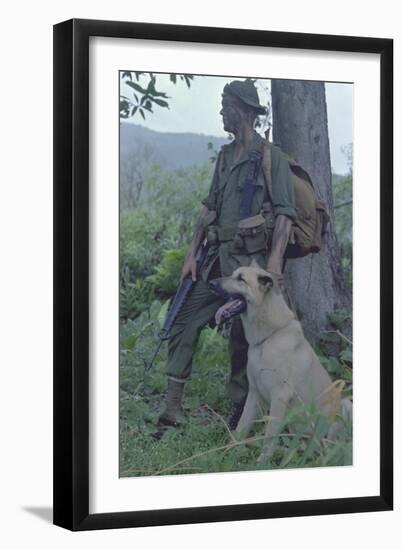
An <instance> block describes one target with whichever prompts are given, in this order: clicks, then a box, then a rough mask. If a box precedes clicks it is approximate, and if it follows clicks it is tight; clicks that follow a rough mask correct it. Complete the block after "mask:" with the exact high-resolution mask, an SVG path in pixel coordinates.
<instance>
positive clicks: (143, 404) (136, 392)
mask: <svg viewBox="0 0 403 550" xmlns="http://www.w3.org/2000/svg"><path fill="white" fill-rule="evenodd" d="M161 307H162V306H161V304H160V303H159V302H157V301H156V302H154V303H153V304H152V305H151V307H150V309H149V311H145V312H143V313H142V314H141V315H140V316H139V317H137V318H136V319H135V320H129V321H127V322H124V323H122V326H121V361H120V475H121V477H128V476H149V475H154V476H156V475H171V474H185V473H207V472H234V471H250V470H259V469H278V468H307V467H324V466H344V465H348V464H352V425H351V422H343V426H342V429H341V430H340V431H339V433H338V437H337V439H336V441H328V440H326V438H325V437H324V435H325V433H326V431H327V427H328V420H327V419H326V418H325V417H323V416H322V415H320V413H319V412H318V411H317V410H315V408H314V407H308V408H305V411H304V414H301V410H294V411H290V413H289V415H288V416H287V418H286V419H285V421H284V422H283V424H282V426H280V429H279V433H278V434H277V436H276V451H275V453H274V455H273V456H272V458H271V459H270V460H265V461H262V462H258V457H259V455H260V453H261V448H262V444H263V442H264V422H257V423H256V428H255V430H254V432H253V433H252V434H251V435H250V437H248V438H247V439H246V440H243V441H238V440H236V439H235V438H234V436H233V435H232V434H231V433H230V432H229V430H228V428H227V426H226V424H225V420H224V419H225V417H226V415H227V414H228V409H229V403H228V400H227V397H226V394H225V382H226V376H227V368H228V367H227V365H228V358H227V351H226V349H227V341H226V340H224V339H223V338H222V337H221V336H220V335H219V334H217V333H216V332H215V331H213V330H211V329H205V330H204V331H203V333H202V336H201V339H200V343H199V348H198V351H197V353H196V355H195V358H194V363H193V373H192V380H191V381H190V382H189V383H188V384H187V385H186V388H185V397H184V409H185V417H186V422H185V423H184V425H183V426H181V427H180V428H171V429H167V430H165V431H163V432H161V431H159V429H158V427H157V420H158V416H159V414H160V412H161V410H162V406H163V400H164V394H165V387H166V376H165V371H164V368H165V361H166V349H165V346H163V347H162V349H161V352H160V354H159V355H158V357H157V359H156V362H155V365H154V367H153V369H151V370H150V371H149V372H148V373H147V374H146V375H145V376H144V372H145V367H146V365H147V364H148V361H149V359H150V357H151V356H152V353H153V351H154V348H155V346H156V345H157V343H158V331H159V322H158V316H159V313H160V311H161ZM160 317H161V315H160ZM344 356H346V353H345V352H344ZM321 360H322V362H323V364H324V366H325V368H327V369H328V370H329V372H330V373H331V376H332V378H333V379H335V378H337V379H343V380H344V381H345V389H344V395H346V396H351V388H352V382H351V368H350V366H349V365H348V363H346V362H345V361H343V360H342V359H341V360H340V359H336V358H334V357H332V358H329V357H325V356H321ZM156 435H157V436H156Z"/></svg>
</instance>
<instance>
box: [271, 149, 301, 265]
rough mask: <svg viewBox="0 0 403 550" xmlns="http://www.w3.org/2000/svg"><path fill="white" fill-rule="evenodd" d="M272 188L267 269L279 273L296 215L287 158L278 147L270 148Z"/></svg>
mask: <svg viewBox="0 0 403 550" xmlns="http://www.w3.org/2000/svg"><path fill="white" fill-rule="evenodd" d="M272 190H273V197H272V198H273V206H274V212H275V216H276V223H275V226H274V232H273V239H272V246H271V251H270V254H269V258H268V262H267V270H268V271H271V272H272V273H277V274H281V273H282V270H283V259H284V253H285V250H286V248H287V244H288V240H289V238H290V232H291V226H292V223H293V220H295V217H296V210H295V198H294V185H293V181H292V177H291V171H290V167H289V163H288V160H287V159H286V158H285V156H284V155H283V153H282V152H281V150H280V149H279V148H278V147H275V146H274V147H273V148H272Z"/></svg>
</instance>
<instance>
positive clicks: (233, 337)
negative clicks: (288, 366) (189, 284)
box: [167, 268, 248, 403]
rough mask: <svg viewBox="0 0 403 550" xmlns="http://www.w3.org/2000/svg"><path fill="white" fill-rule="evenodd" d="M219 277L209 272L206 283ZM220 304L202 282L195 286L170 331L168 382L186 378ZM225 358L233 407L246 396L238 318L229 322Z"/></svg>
mask: <svg viewBox="0 0 403 550" xmlns="http://www.w3.org/2000/svg"><path fill="white" fill-rule="evenodd" d="M219 276H220V273H219V272H218V270H217V269H215V268H213V269H212V273H211V275H210V277H209V279H210V280H211V279H214V278H215V277H219ZM224 303H225V300H224V299H223V298H222V297H221V296H218V295H216V294H215V293H214V292H213V291H212V290H210V288H209V286H208V283H206V282H204V281H202V280H198V281H197V282H196V284H195V285H194V287H193V289H192V291H191V294H190V297H189V299H188V300H187V301H186V302H185V304H184V305H183V307H182V309H181V311H180V313H179V315H178V317H177V318H176V320H175V324H174V326H173V327H172V329H171V336H170V339H169V342H168V363H167V375H168V377H169V378H172V379H174V380H177V381H183V382H185V381H186V380H187V379H188V378H189V377H190V373H191V370H192V359H193V355H194V352H195V350H196V346H197V342H198V340H199V336H200V332H201V330H202V328H203V327H205V326H206V325H207V323H208V322H209V321H210V320H211V319H212V318H213V317H214V314H215V312H216V311H217V309H218V308H219V307H220V306H222V305H223V304H224ZM229 358H230V364H231V368H230V373H229V377H228V383H227V391H228V396H229V398H230V400H231V401H232V402H233V403H241V402H242V401H243V400H244V399H245V398H246V396H247V394H248V379H247V375H246V364H247V362H248V343H247V341H246V339H245V334H244V331H243V326H242V321H241V319H240V317H235V318H234V319H233V323H232V327H231V332H230V339H229Z"/></svg>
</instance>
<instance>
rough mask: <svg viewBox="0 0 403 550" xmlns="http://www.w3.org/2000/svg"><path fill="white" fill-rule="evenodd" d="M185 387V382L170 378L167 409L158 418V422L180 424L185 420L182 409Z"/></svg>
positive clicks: (167, 424) (166, 401)
mask: <svg viewBox="0 0 403 550" xmlns="http://www.w3.org/2000/svg"><path fill="white" fill-rule="evenodd" d="M184 388H185V383H184V382H177V381H176V380H172V379H171V378H168V388H167V395H166V398H165V410H164V412H163V413H162V414H161V416H160V417H159V419H158V424H161V425H163V426H174V427H177V426H180V425H181V424H183V422H184V418H183V411H182V406H181V405H182V396H183V390H184Z"/></svg>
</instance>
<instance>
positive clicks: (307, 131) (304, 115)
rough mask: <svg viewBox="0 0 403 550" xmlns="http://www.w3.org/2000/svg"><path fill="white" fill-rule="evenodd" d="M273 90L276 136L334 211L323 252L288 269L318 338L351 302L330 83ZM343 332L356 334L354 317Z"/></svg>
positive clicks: (277, 83) (308, 330)
mask: <svg viewBox="0 0 403 550" xmlns="http://www.w3.org/2000/svg"><path fill="white" fill-rule="evenodd" d="M271 90H272V110H273V140H274V142H275V143H278V144H279V145H280V147H281V148H282V150H283V151H284V152H285V153H287V154H289V155H290V156H291V157H293V158H294V159H295V160H296V161H297V162H298V163H299V164H300V165H301V166H302V167H303V168H305V169H306V170H307V172H308V173H309V174H310V176H311V178H312V181H313V184H314V186H315V189H316V191H317V192H318V195H319V196H320V197H321V198H322V199H323V200H324V201H325V202H326V205H327V210H328V213H329V216H330V222H329V225H328V231H327V235H326V236H325V240H324V242H323V246H322V249H321V251H320V252H319V253H318V254H310V255H309V256H306V257H305V258H298V259H295V260H288V261H287V265H286V270H285V278H286V284H287V288H288V289H289V292H290V294H291V299H292V301H293V303H294V306H295V309H296V311H297V314H298V317H299V320H300V321H301V322H302V325H303V328H304V332H305V335H306V336H307V338H308V339H309V340H310V341H311V342H314V341H316V340H317V338H318V337H319V335H320V333H321V332H322V331H324V330H329V329H331V328H334V327H332V326H331V323H330V322H329V318H328V314H330V313H333V312H334V311H335V310H336V309H339V308H349V307H351V295H350V293H349V292H348V291H347V289H346V285H345V282H344V277H343V272H342V266H341V257H340V247H339V244H338V242H337V237H336V232H335V224H334V213H333V192H332V174H331V167H330V151H329V136H328V126H327V109H326V98H325V85H324V83H323V82H309V81H306V82H305V81H300V80H272V87H271ZM343 331H344V333H345V334H346V336H348V337H350V336H351V321H350V320H349V322H347V325H346V326H344V327H343Z"/></svg>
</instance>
